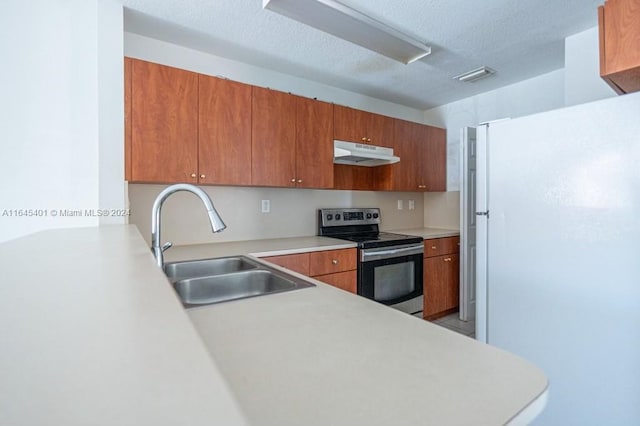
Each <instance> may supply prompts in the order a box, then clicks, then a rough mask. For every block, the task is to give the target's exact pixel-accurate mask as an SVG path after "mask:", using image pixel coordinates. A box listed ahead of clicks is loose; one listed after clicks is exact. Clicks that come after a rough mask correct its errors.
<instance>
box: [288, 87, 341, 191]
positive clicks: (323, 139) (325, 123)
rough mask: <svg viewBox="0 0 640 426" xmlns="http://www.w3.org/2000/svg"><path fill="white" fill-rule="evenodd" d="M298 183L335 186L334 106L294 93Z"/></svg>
mask: <svg viewBox="0 0 640 426" xmlns="http://www.w3.org/2000/svg"><path fill="white" fill-rule="evenodd" d="M294 99H295V104H296V107H295V108H296V173H295V179H296V186H297V187H298V188H325V189H326V188H333V105H332V104H329V103H326V102H321V101H317V100H314V99H308V98H302V97H300V96H294Z"/></svg>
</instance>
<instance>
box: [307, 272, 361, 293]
mask: <svg viewBox="0 0 640 426" xmlns="http://www.w3.org/2000/svg"><path fill="white" fill-rule="evenodd" d="M314 278H315V279H316V280H318V281H322V282H324V283H327V284H329V285H332V286H334V287H338V288H340V289H342V290H345V291H348V292H351V293H353V294H356V292H357V289H356V288H357V281H358V272H357V271H355V270H353V271H346V272H337V273H335V274H327V275H320V276H317V277H314Z"/></svg>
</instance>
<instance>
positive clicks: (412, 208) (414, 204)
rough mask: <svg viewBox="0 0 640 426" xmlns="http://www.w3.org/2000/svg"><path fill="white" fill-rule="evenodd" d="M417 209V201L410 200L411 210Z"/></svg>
mask: <svg viewBox="0 0 640 426" xmlns="http://www.w3.org/2000/svg"><path fill="white" fill-rule="evenodd" d="M415 209H416V201H415V200H409V210H415Z"/></svg>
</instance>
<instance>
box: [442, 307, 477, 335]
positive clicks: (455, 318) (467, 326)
mask: <svg viewBox="0 0 640 426" xmlns="http://www.w3.org/2000/svg"><path fill="white" fill-rule="evenodd" d="M431 322H432V323H434V324H437V325H439V326H441V327H444V328H447V329H449V330H451V331H455V332H456V333H460V334H464V335H465V336H469V337H471V338H473V339H475V338H476V322H475V320H473V321H466V322H465V321H462V320H460V317H459V314H458V313H457V312H456V313H454V314H451V315H447V316H446V317H442V318H438V319H437V320H435V321H431Z"/></svg>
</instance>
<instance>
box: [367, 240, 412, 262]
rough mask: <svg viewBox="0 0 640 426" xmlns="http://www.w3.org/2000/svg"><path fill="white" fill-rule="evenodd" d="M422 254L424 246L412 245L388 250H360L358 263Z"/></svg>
mask: <svg viewBox="0 0 640 426" xmlns="http://www.w3.org/2000/svg"><path fill="white" fill-rule="evenodd" d="M421 253H424V245H422V244H419V245H417V244H416V245H412V246H408V247H402V248H396V249H390V250H376V251H374V250H370V251H367V250H362V251H361V256H360V261H362V262H370V261H373V260H380V259H389V258H393V257H399V256H402V255H411V254H421Z"/></svg>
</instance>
